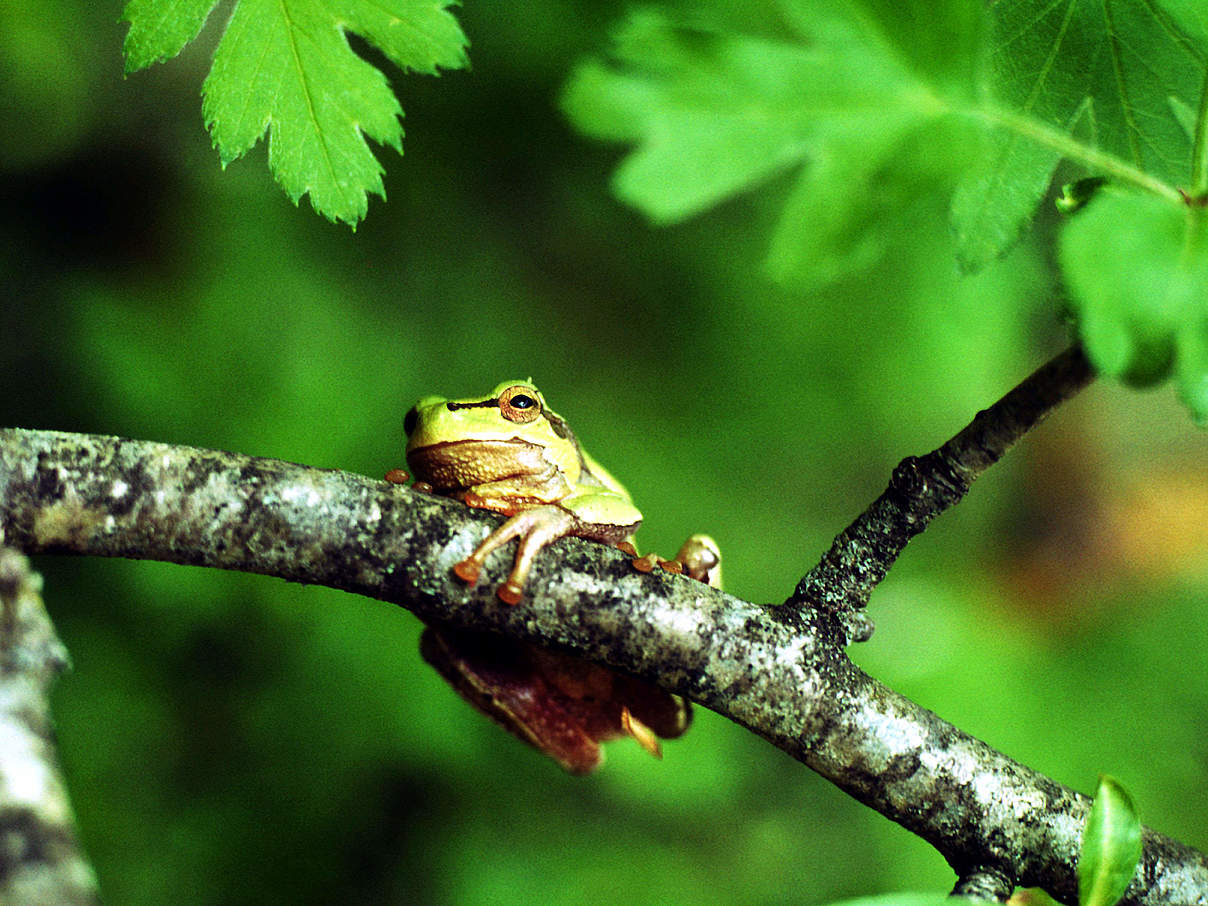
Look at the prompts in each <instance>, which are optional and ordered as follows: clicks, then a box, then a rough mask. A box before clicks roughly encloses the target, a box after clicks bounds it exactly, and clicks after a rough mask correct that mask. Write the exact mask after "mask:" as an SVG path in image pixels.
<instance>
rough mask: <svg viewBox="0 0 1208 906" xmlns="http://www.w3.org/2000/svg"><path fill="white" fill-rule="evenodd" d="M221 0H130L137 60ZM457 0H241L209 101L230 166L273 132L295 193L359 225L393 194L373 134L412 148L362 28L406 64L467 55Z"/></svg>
mask: <svg viewBox="0 0 1208 906" xmlns="http://www.w3.org/2000/svg"><path fill="white" fill-rule="evenodd" d="M214 3H215V0H130V3H129V4H128V5H127V6H126V10H125V13H124V17H125V18H126V19H127V20H129V21H130V31H129V33H128V34H127V37H126V48H125V49H126V59H127V63H126V65H127V70H128V71H133V70H136V69H139V68H142V67H144V66H148V65H150V64H151V63H153V62H156V61H157V60H162V59H165V58H167V57H172V56H175V55H176V54H177V53H179V52H180V50H181V48H183V47H184V45H185V44H187V43H188V42H189V41H190V40H192V39H193V38H194V37H196V35H197V33H198V32H199V31H200V29H201V27H202V25H203V24H204V22H205V19H206V16H207V15H208V13H209V11H210V9H212V8H213V6H214ZM450 3H451V0H347V2H337V0H238V2H237V3H236V5H235V9H234V12H233V13H232V14H231V18H230V21H229V22H228V24H227V26H226V31H225V33H224V34H223V36H222V40H221V41H220V42H219V44H218V49H217V51H216V52H215V54H214V65H213V68H212V69H211V70H210V74H209V76H208V77H207V78H206V80H205V85H204V87H203V93H204V95H205V99H204V103H203V112H204V115H205V121H206V125H207V127H208V128H209V129H210V133H211V135H212V136H213V139H214V144H215V146H216V147H217V148H218V153H219V156H220V158H221V160H222V163H223V165H224V166H225V165H226V164H228V163H230V162H231V161H232V160H234V159H235V158H237V157H240V156H241V155H242V154H244V153H245V152H246V151H248V150H249V149H250V148H252V147H253V146H254V145H255V144H256V143H257V142H258V141H259V140H260V138H261V137H262V136H263V135H264V133H265V131H266V130H267V131H268V133H269V154H268V158H269V167H270V169H271V170H272V172H273V175H274V176H275V177H276V179H277V181H278V182H279V183H280V184H281V186H282V188H284V189H285V191H286V193H287V194H288V195H289V197H290V199H291V200H293V202H294V203H295V204H297V202H298V200H299V199H300V198H301V197H302V196H303V195H306V194H309V195H310V200H311V204H312V205H313V206H314V208H315V210H316V211H318V212H319V213H320V214H323V215H324V216H326V217H328V218H329V219H331V220H341V221H344V222H346V223H349V224H351V225H353V226H355V225H356V223H357V222H358V221H359V220H361V219H362V218H363V217H364V216H365V213H366V210H367V209H368V199H367V194H368V193H370V192H372V193H374V194H377V195H379V196H382V197H385V193H384V191H383V188H382V179H381V174H382V167H381V164H379V163H378V161H377V158H376V157H375V156H374V155H373V152H372V151H370V149H369V146H368V144H367V143H366V142H365V138H366V136H367V137H369V138H372V139H373V140H374V141H376V142H379V143H380V144H384V145H389V146H390V147H392V148H394V149H395V150H396V151H398V152H399V153H400V154H401V153H402V136H403V130H402V125H401V123H400V122H399V120H400V118H401V116H402V113H403V111H402V108H401V107H400V106H399V104H398V101H397V100H396V99H395V97H394V94H393V93H392V92H391V90H390V86H389V84H388V83H387V81H386V77H385V76H384V75H383V74H382V72H381V71H380V70H378V69H376V68H375V67H374V66H372V65H370V64H369V63H367V62H365V61H364V60H363V59H361V58H360V57H359V56H357V55H356V54H355V53H354V52H353V50H352V48H351V47H350V46H349V45H348V39H347V37H346V35H345V32H348V31H351V32H355V33H356V34H358V35H360V36H362V37H363V38H365V39H366V40H367V41H368V42H369V43H371V44H373V45H374V46H376V47H377V48H378V49H379V50H381V51H382V53H384V54H385V55H386V56H387V57H388V58H389V59H390V60H391V61H392V62H394V63H395V64H396V65H398V66H399V67H401V68H403V69H404V70H415V71H417V72H424V73H429V74H433V75H435V74H436V73H437V70H438V67H444V68H457V67H461V66H464V65H465V63H466V56H465V49H466V44H467V42H466V39H465V36H464V35H463V34H462V31H461V28H460V26H458V24H457V21H456V20H455V19H454V18H453V16H452V15H451V14H450V13H449V11H448V10H447V7H448V6H449V5H450Z"/></svg>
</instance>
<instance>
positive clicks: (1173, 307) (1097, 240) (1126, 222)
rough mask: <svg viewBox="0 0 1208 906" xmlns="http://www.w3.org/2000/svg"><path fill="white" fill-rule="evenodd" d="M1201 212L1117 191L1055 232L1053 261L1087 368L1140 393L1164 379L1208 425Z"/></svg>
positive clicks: (1206, 240)
mask: <svg viewBox="0 0 1208 906" xmlns="http://www.w3.org/2000/svg"><path fill="white" fill-rule="evenodd" d="M1206 213H1208V212H1206V211H1205V209H1204V208H1201V207H1196V206H1191V205H1183V204H1177V205H1176V204H1170V203H1168V202H1166V201H1165V200H1164V199H1160V198H1155V197H1153V196H1150V195H1143V194H1140V193H1129V192H1124V191H1121V190H1119V189H1115V190H1112V189H1105V190H1103V191H1101V192H1099V193H1098V195H1097V196H1096V197H1095V199H1094V200H1093V201H1091V202H1090V204H1088V205H1087V206H1086V208H1085V210H1083V211H1081V212H1080V213H1078V214H1077V215H1076V216H1074V217H1073V219H1072V220H1071V221H1070V223H1068V224H1067V225H1066V227H1065V229H1064V230H1063V231H1062V237H1061V247H1060V261H1061V266H1062V269H1063V271H1064V272H1065V276H1066V280H1067V282H1068V284H1069V288H1070V291H1071V293H1072V303H1073V306H1074V310H1075V312H1076V314H1077V315H1078V320H1079V329H1080V332H1081V334H1082V339H1083V342H1084V343H1085V345H1086V350H1087V353H1088V355H1089V356H1090V358H1091V361H1092V362H1093V363H1094V365H1095V367H1096V368H1097V369H1098V370H1099V371H1101V372H1102V373H1104V374H1106V375H1109V376H1111V377H1117V378H1122V379H1124V380H1126V381H1128V382H1130V383H1132V384H1135V385H1138V386H1145V385H1147V384H1152V383H1154V382H1156V381H1160V380H1162V379H1164V378H1166V377H1167V376H1169V374H1170V373H1171V371H1172V369H1173V370H1174V371H1175V373H1176V374H1177V376H1178V380H1179V385H1180V390H1181V393H1182V396H1183V401H1184V402H1185V403H1186V404H1187V405H1188V406H1189V407H1190V408H1191V410H1192V413H1193V414H1194V415H1195V417H1196V418H1197V419H1199V420H1201V421H1203V420H1205V419H1206V418H1208V398H1206V397H1208V392H1206V391H1208V357H1206V355H1205V336H1206V335H1208V293H1205V287H1206V286H1208V218H1206V216H1205V215H1206Z"/></svg>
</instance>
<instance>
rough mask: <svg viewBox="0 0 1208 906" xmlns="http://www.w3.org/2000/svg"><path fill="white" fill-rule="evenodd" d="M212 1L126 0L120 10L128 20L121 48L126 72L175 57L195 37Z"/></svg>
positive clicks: (208, 13)
mask: <svg viewBox="0 0 1208 906" xmlns="http://www.w3.org/2000/svg"><path fill="white" fill-rule="evenodd" d="M215 2H216V0H130V2H129V3H127V4H126V9H125V12H123V13H122V19H123V21H126V22H129V23H130V31H128V32H126V41H125V43H124V44H123V45H122V50H123V52H124V53H125V54H126V73H127V75H128V74H130V73H132V72H137V71H138V70H140V69H145V68H146V67H148V66H150V65H151V64H152V63H158V62H159V61H160V60H167V59H169V58H171V57H174V56H176V55H177V54H178V53H180V52H181V50H183V49H184V46H185V45H186V44H188V43H189V42H190V41H192V40H193V39H194V38H196V37H197V35H198V33H199V32H200V31H201V27H202V26H203V25H205V23H206V18H207V17H208V16H209V15H210V10H211V9H213V8H214V4H215Z"/></svg>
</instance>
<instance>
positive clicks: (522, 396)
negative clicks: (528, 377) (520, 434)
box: [499, 384, 541, 424]
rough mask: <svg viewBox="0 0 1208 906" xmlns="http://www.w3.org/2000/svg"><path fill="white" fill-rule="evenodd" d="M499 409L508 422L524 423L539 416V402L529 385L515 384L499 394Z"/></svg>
mask: <svg viewBox="0 0 1208 906" xmlns="http://www.w3.org/2000/svg"><path fill="white" fill-rule="evenodd" d="M499 411H500V413H501V414H502V415H503V417H504V418H506V419H507V420H508V421H510V422H517V423H518V424H525V423H527V422H531V421H536V420H537V419H538V418H540V417H541V402H540V400H538V399H537V397H536V396H535V395H534V394H533V389H532V388H531V387H526V386H524V385H523V384H517V385H516V386H515V387H509V388H508V389H507V390H505V391H503V393H501V394H499Z"/></svg>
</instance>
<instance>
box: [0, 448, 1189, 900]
mask: <svg viewBox="0 0 1208 906" xmlns="http://www.w3.org/2000/svg"><path fill="white" fill-rule="evenodd" d="M497 522H498V519H497V518H496V517H493V516H490V515H486V514H483V513H480V512H475V511H470V510H468V509H466V508H465V507H463V506H461V505H458V504H454V503H452V502H450V501H447V500H443V499H439V498H434V497H432V496H430V495H422V494H417V493H413V492H411V491H408V490H406V489H403V488H398V487H395V486H392V485H388V484H387V483H386V482H383V481H374V480H371V479H368V478H363V477H361V476H357V475H350V474H348V473H344V472H336V471H331V470H318V469H309V468H306V467H304V466H298V465H293V464H290V463H285V462H280V461H278V460H269V459H254V458H251V457H247V456H240V455H237V454H229V453H220V452H216V451H209V450H197V449H192V448H187V447H174V446H168V445H165V444H155V443H146V442H141V441H129V440H120V439H118V438H111V437H97V436H91V435H78V434H62V433H58V432H50V431H20V430H6V431H3V430H0V531H2V532H3V533H4V535H5V537H6V538H7V541H8V543H10V544H14V545H17V546H20V547H23V548H25V549H27V550H30V551H58V552H65V553H66V552H71V553H78V554H90V555H101V556H121V557H134V558H144V559H160V560H169V561H172V562H177V563H193V564H198V565H205V566H212V567H220V568H224V569H241V570H245V571H249V572H256V573H264V574H268V575H275V576H280V577H282V578H286V579H291V580H294V581H298V582H305V583H308V584H316V585H327V586H330V587H333V588H341V589H344V590H347V591H352V592H356V593H358V594H362V595H366V596H369V597H373V598H378V599H381V600H384V601H392V602H394V603H397V604H400V605H402V606H404V607H407V608H408V609H410V610H412V611H414V612H415V613H416V614H417V615H418V616H420V617H421V618H422V619H425V620H429V621H442V622H447V623H451V624H453V625H455V626H461V627H465V628H473V629H477V630H482V631H488V632H496V633H500V634H503V635H506V636H508V637H510V638H513V639H518V640H520V641H524V642H528V643H532V644H536V645H544V646H547V647H555V648H558V649H560V650H563V651H567V652H570V653H572V654H574V655H576V656H578V657H582V658H585V659H587V660H591V661H594V662H597V663H601V664H605V665H607V666H610V667H613V668H615V669H618V670H622V671H625V672H628V673H632V674H634V675H636V676H640V677H643V678H645V679H648V680H650V681H652V682H654V683H656V684H657V685H659V686H661V687H662V688H664V689H667V690H669V691H672V692H676V693H679V694H681V695H684V696H686V697H688V698H690V699H692V700H693V701H696V702H699V703H701V704H703V705H705V706H706V707H709V708H711V709H713V710H714V711H716V712H717V713H719V714H721V715H723V716H725V717H728V718H730V719H731V720H734V721H736V722H737V723H739V724H741V725H742V726H745V727H747V728H749V729H750V730H752V731H753V732H755V733H757V734H759V735H760V736H762V737H764V738H765V739H767V740H768V741H769V742H771V743H773V744H774V745H776V746H778V747H780V748H781V749H783V750H785V751H786V752H788V753H790V754H791V755H792V756H793V757H795V758H797V759H799V760H800V761H802V762H804V763H805V764H807V765H809V766H810V767H811V768H813V769H814V770H816V771H817V772H818V773H820V774H821V775H822V776H824V777H826V778H827V779H829V780H830V781H832V782H833V783H835V784H836V785H837V786H839V787H840V788H842V789H843V790H845V791H846V792H847V793H849V794H850V795H852V796H853V797H855V798H857V799H858V800H860V801H861V802H864V803H866V804H867V805H869V806H871V807H872V808H875V809H876V810H877V811H879V812H881V813H882V814H884V815H885V816H887V817H889V818H890V819H891V820H893V821H896V822H897V823H899V824H901V825H902V826H903V827H906V828H908V829H909V830H911V831H912V832H914V833H916V834H918V835H919V836H920V837H922V838H923V839H925V840H927V841H928V842H930V843H931V844H932V845H933V846H935V847H936V849H937V850H938V851H939V852H940V853H941V854H942V855H943V856H944V857H945V858H946V859H947V860H948V862H949V864H950V865H952V866H953V868H954V870H955V871H956V872H957V873H958V875H959V876H961V877H972V876H973V875H975V874H982V875H986V874H988V873H992V874H994V875H995V876H997V877H998V878H999V879H1000V883H1001V884H1002V885H1025V886H1033V887H1042V888H1044V889H1045V890H1047V891H1049V892H1050V893H1052V894H1053V895H1054V896H1056V897H1057V898H1058V899H1060V900H1062V901H1063V902H1067V903H1072V902H1074V901H1075V900H1076V898H1077V883H1076V879H1075V863H1076V860H1077V853H1078V849H1079V845H1080V841H1081V835H1082V826H1083V823H1084V821H1085V817H1086V814H1087V811H1088V809H1089V801H1088V800H1087V798H1086V797H1085V796H1081V795H1079V794H1078V793H1075V792H1074V791H1072V790H1070V789H1068V788H1066V787H1063V786H1061V785H1060V784H1058V783H1056V782H1054V781H1053V780H1050V779H1049V778H1047V777H1045V776H1043V775H1041V774H1039V773H1037V772H1035V771H1032V770H1031V769H1029V768H1026V767H1024V766H1023V765H1020V764H1018V763H1016V762H1014V761H1012V760H1011V759H1009V758H1007V757H1006V756H1005V755H1003V754H1002V753H1001V752H997V751H995V750H994V749H992V748H990V747H989V746H988V745H986V744H985V743H983V742H981V741H979V740H977V739H975V738H973V737H971V736H969V735H968V734H966V733H963V732H962V731H960V730H959V729H957V728H956V727H953V726H952V725H950V724H948V723H946V722H944V721H943V720H941V719H940V718H939V717H937V716H936V715H935V714H933V713H932V712H930V711H928V710H926V709H925V708H921V707H919V706H918V705H916V704H915V703H913V702H911V701H909V700H908V699H906V698H904V697H902V696H901V695H898V694H897V693H895V692H893V691H892V690H890V689H887V688H885V687H884V686H882V685H881V684H880V683H878V682H876V680H874V679H872V678H871V677H869V676H867V675H866V674H864V673H863V672H861V671H860V670H859V669H858V668H856V667H855V666H854V665H853V664H852V663H851V661H850V660H848V658H847V657H846V654H845V652H844V650H843V642H844V639H842V638H840V637H839V635H838V633H837V632H836V629H835V624H834V621H833V619H831V617H830V615H828V614H827V613H825V612H823V611H814V610H805V611H802V612H801V613H800V614H798V615H796V617H795V618H792V619H784V618H783V617H782V616H781V615H780V614H779V613H778V611H779V610H781V608H777V607H762V606H758V605H754V604H749V603H746V602H744V601H741V600H739V599H737V598H734V597H732V596H729V595H726V594H724V593H722V592H719V591H717V590H715V589H712V588H708V587H706V586H704V585H702V584H701V583H699V582H693V581H691V580H689V579H685V578H682V577H678V576H671V575H668V574H662V573H658V572H656V573H654V574H651V575H641V574H638V573H636V572H634V571H633V570H632V569H631V568H630V566H629V564H628V561H627V560H626V559H625V558H624V557H622V556H621V555H620V554H619V553H618V552H617V551H614V550H612V549H610V548H607V547H605V546H603V545H598V544H592V543H589V542H585V541H582V540H580V539H564V540H563V541H559V542H557V543H556V544H555V545H554V546H553V548H552V549H551V551H550V552H549V554H548V555H547V556H545V557H543V558H541V559H540V560H539V561H538V563H537V565H536V567H535V568H534V571H533V575H532V576H531V577H530V580H529V584H528V586H527V587H526V591H527V592H528V593H529V596H528V597H527V598H526V599H525V601H524V603H523V604H521V605H520V606H517V607H509V606H507V605H505V604H502V603H500V602H499V601H498V599H497V598H496V597H495V595H494V593H493V588H494V587H495V585H496V584H497V583H498V582H500V581H502V578H503V572H504V570H505V569H506V561H507V558H506V557H501V558H499V559H498V560H492V561H491V562H490V563H489V564H488V569H487V575H485V576H484V577H483V579H482V581H480V583H479V585H478V587H476V588H475V589H472V590H471V589H467V588H465V587H464V586H463V585H462V584H461V583H460V582H459V581H458V580H457V579H456V578H454V577H453V575H452V567H453V564H454V563H456V562H457V561H458V560H460V559H462V558H464V557H465V556H466V554H468V553H469V551H470V550H472V549H473V548H474V547H475V546H476V545H477V544H478V543H479V542H480V541H481V540H482V538H483V537H484V536H485V534H486V532H487V531H488V530H489V528H490V527H491V526H493V525H495V524H497ZM1144 844H1145V848H1144V854H1143V856H1142V861H1141V865H1140V866H1139V868H1138V871H1137V874H1136V875H1135V877H1134V879H1133V882H1132V885H1131V886H1130V888H1129V890H1128V893H1127V895H1126V897H1125V899H1124V900H1123V901H1122V902H1123V903H1125V904H1126V906H1136V904H1145V906H1158V904H1176V903H1177V904H1183V903H1196V902H1199V903H1208V859H1206V858H1205V856H1204V855H1203V854H1201V853H1199V852H1197V851H1196V850H1193V849H1191V848H1189V847H1186V846H1184V845H1182V844H1180V843H1178V842H1176V841H1174V840H1171V839H1169V838H1166V837H1163V836H1161V835H1159V834H1155V833H1153V832H1149V831H1147V832H1146V834H1145V838H1144Z"/></svg>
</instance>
